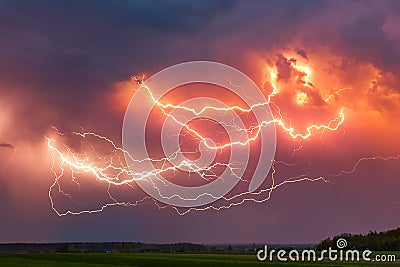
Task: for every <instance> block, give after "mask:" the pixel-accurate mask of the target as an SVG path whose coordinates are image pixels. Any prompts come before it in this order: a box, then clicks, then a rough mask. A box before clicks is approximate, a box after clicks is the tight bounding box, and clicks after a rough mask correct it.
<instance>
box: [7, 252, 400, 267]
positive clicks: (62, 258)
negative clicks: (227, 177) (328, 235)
mask: <svg viewBox="0 0 400 267" xmlns="http://www.w3.org/2000/svg"><path fill="white" fill-rule="evenodd" d="M381 254H387V252H386V253H383V252H382V253H381ZM391 254H396V256H397V262H396V263H372V262H371V263H368V264H367V263H365V262H359V263H355V262H353V263H341V262H329V261H324V262H311V263H310V262H299V263H297V262H296V263H293V262H291V263H283V262H276V261H275V262H258V261H257V259H256V256H255V255H235V254H180V253H175V254H168V253H121V254H107V253H47V254H0V266H1V267H8V266H15V267H22V266H32V267H38V266H60V267H64V266H65V267H67V266H86V267H94V266H96V267H102V266H104V267H105V266H146V267H158V266H160V267H175V266H176V267H185V266H188V267H189V266H190V267H197V266H198V267H200V266H201V267H203V266H210V267H213V266H241V267H245V266H288V265H290V266H310V265H311V266H349V267H350V266H399V265H400V263H399V258H400V253H399V252H395V253H391Z"/></svg>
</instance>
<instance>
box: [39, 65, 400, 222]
mask: <svg viewBox="0 0 400 267" xmlns="http://www.w3.org/2000/svg"><path fill="white" fill-rule="evenodd" d="M289 62H290V64H291V66H292V67H293V68H294V69H295V70H296V71H297V72H298V73H300V76H299V79H300V81H301V83H302V84H303V85H304V86H306V87H309V88H314V87H313V85H312V83H311V74H312V72H311V70H310V68H308V67H307V66H302V65H299V64H298V63H297V62H296V61H294V60H291V61H289ZM268 70H269V83H270V85H271V88H272V92H271V93H270V94H268V95H267V97H266V101H265V102H263V103H256V104H254V105H252V106H250V107H247V108H243V107H241V106H230V107H224V108H220V107H214V106H205V107H202V108H200V109H195V108H189V107H186V106H183V105H174V104H171V103H162V102H161V101H159V100H158V99H157V98H156V97H155V95H154V94H153V92H152V90H151V88H150V87H149V86H147V85H146V83H145V81H144V76H142V77H141V78H140V79H139V78H136V77H133V80H134V81H135V82H136V83H137V84H138V85H139V86H140V87H141V88H143V89H144V90H145V92H147V94H148V96H149V100H150V101H152V103H153V104H154V106H156V107H158V108H159V109H160V110H161V112H162V114H163V115H164V116H165V117H168V118H170V119H172V121H173V122H174V123H176V124H177V125H179V126H182V127H184V128H185V129H186V130H187V132H189V133H191V134H192V135H193V136H194V137H196V138H197V139H198V140H199V141H200V142H202V143H203V144H204V145H205V146H206V147H207V148H209V149H214V150H223V149H224V148H227V147H233V146H244V145H248V144H249V143H251V142H253V141H255V140H257V139H258V137H259V135H260V132H261V130H262V128H263V127H267V126H268V125H271V124H275V125H277V126H279V127H280V128H281V129H282V130H283V132H284V133H286V134H287V135H288V136H289V137H290V138H292V139H293V140H300V142H299V147H298V148H296V149H295V150H294V152H293V154H292V156H294V154H295V153H296V152H297V151H299V150H300V149H301V148H302V143H301V141H302V140H305V139H308V138H310V137H312V136H314V135H316V134H318V133H321V132H322V133H323V132H324V131H337V130H338V129H339V127H340V126H341V125H342V124H343V123H344V121H345V114H344V108H343V107H342V108H340V110H339V112H338V115H337V117H335V118H333V119H331V120H329V121H328V122H327V123H326V124H320V125H316V124H311V125H309V126H308V127H306V129H305V131H303V132H300V131H298V130H296V129H295V128H294V127H292V126H291V122H290V120H289V119H288V118H286V117H285V116H283V114H282V112H281V110H280V108H279V106H278V105H276V104H275V103H274V102H273V101H272V99H273V97H274V96H276V95H278V94H279V93H280V92H282V89H281V88H279V86H278V72H277V69H276V68H269V69H268ZM347 89H350V88H341V89H339V90H337V91H336V92H334V93H332V94H330V95H329V96H327V97H326V98H325V100H324V101H325V102H329V101H330V100H331V99H333V98H335V97H336V95H337V94H339V93H340V92H342V91H344V90H347ZM269 105H271V106H272V107H273V109H274V111H275V113H276V114H275V116H274V118H273V119H272V120H268V121H261V122H259V123H258V124H257V125H253V126H250V127H248V128H240V127H237V126H236V125H226V126H231V127H234V128H235V129H236V130H237V131H242V132H245V133H246V134H247V136H248V138H247V139H245V140H240V141H234V142H228V143H225V144H220V145H217V144H210V142H209V141H208V139H207V138H205V137H204V136H203V135H202V134H201V133H199V132H198V131H197V130H196V129H194V128H193V127H190V126H189V125H188V124H186V123H184V122H183V121H181V120H179V118H177V117H175V116H173V115H172V114H171V113H170V112H168V110H171V109H180V110H184V111H186V112H190V113H192V114H194V115H196V116H201V115H202V114H204V113H205V112H206V111H210V110H211V111H214V112H227V111H235V112H241V113H251V112H254V110H255V109H258V108H266V107H268V106H269ZM54 130H55V132H56V136H57V137H58V138H59V137H63V136H65V135H66V134H65V133H64V134H63V133H60V132H59V131H58V130H57V129H56V128H54ZM69 135H72V136H75V137H79V138H81V139H82V140H83V142H84V143H85V144H86V145H87V147H89V149H88V151H83V152H79V153H78V152H76V151H75V150H74V149H72V148H70V147H69V146H67V145H66V144H64V143H63V142H62V141H60V140H58V139H57V138H54V137H45V138H46V141H47V146H48V148H49V149H50V151H51V155H52V160H53V161H52V162H53V163H52V167H51V170H52V172H53V174H54V177H55V180H54V182H53V184H52V185H51V186H50V188H49V192H48V197H49V199H50V202H51V206H52V209H53V210H54V211H55V213H56V214H57V215H58V216H65V215H80V214H85V213H98V212H102V211H103V210H104V209H106V208H108V207H113V206H125V207H127V206H131V207H132V206H137V205H140V204H143V203H145V202H146V200H153V201H154V203H155V204H156V205H157V207H158V208H160V209H161V208H167V207H169V208H173V209H175V210H176V212H177V213H178V214H179V215H185V214H187V213H189V212H191V211H204V210H217V211H218V210H221V209H228V208H231V207H233V206H237V205H241V204H243V203H245V202H249V201H251V202H256V203H263V202H266V201H268V200H269V199H270V198H271V194H272V192H273V190H275V189H278V188H280V187H282V186H284V185H287V184H293V183H298V182H318V181H322V182H326V183H328V182H329V179H327V178H324V177H322V176H317V177H310V176H308V175H305V174H301V175H298V176H293V177H289V178H285V179H283V180H282V181H281V182H276V175H277V173H276V172H277V171H276V165H284V166H293V165H296V164H298V163H286V162H283V161H274V162H273V165H272V172H271V184H270V185H269V186H268V187H267V188H264V189H261V190H258V191H255V192H249V191H245V192H240V193H237V194H234V195H233V196H231V197H226V196H224V197H222V198H217V197H215V196H212V195H211V194H208V195H210V196H211V197H215V199H216V200H217V199H219V201H218V202H216V203H219V205H215V204H213V205H208V206H205V207H200V208H199V207H197V208H187V209H185V210H183V211H182V209H180V208H177V207H173V206H170V205H162V204H160V203H159V202H157V201H156V200H154V199H152V198H150V197H148V196H145V197H143V198H140V199H138V200H136V201H133V202H130V201H119V200H118V199H117V198H116V197H114V196H113V194H112V192H111V190H110V189H111V188H112V187H119V186H129V187H132V188H133V187H134V184H135V181H138V180H149V181H151V179H149V178H151V177H157V175H163V174H164V175H168V174H169V173H175V172H176V171H178V170H179V169H180V168H182V167H185V168H186V169H187V170H189V173H195V174H197V175H199V176H200V177H201V178H202V179H205V180H207V181H208V180H209V179H210V178H217V175H216V172H214V171H215V170H216V169H217V168H221V167H223V168H227V169H229V170H230V171H231V172H232V173H234V170H235V166H234V164H233V163H229V164H224V163H214V164H212V165H210V166H207V167H204V166H198V165H196V164H193V163H192V162H190V161H186V160H183V161H181V162H180V163H179V164H177V165H173V166H171V165H169V164H168V162H169V161H170V160H172V159H175V157H176V156H177V153H178V151H176V153H173V154H172V155H170V156H169V157H165V158H161V159H154V158H145V159H135V158H134V157H133V156H132V155H129V153H128V152H127V151H125V150H123V149H122V148H119V147H118V146H117V145H116V144H115V143H114V142H113V141H112V140H111V139H109V138H107V137H104V136H101V135H98V134H95V133H91V132H84V133H78V132H72V133H69ZM88 137H92V138H96V139H97V140H99V141H102V142H105V143H106V144H107V145H109V146H110V147H111V148H112V151H111V153H110V154H108V155H106V156H104V155H99V154H98V153H96V149H95V147H94V145H93V144H91V143H90V142H89V141H88ZM123 156H125V157H127V158H129V159H130V160H131V162H133V163H132V164H135V163H140V162H143V161H149V162H151V163H158V164H159V165H161V167H158V168H155V169H154V170H152V171H143V172H138V173H137V172H135V171H131V170H132V169H134V168H129V167H131V166H126V164H125V163H124V160H123V158H124V157H123ZM93 158H94V159H95V160H94V159H93ZM399 158H400V155H399V156H397V157H386V158H385V157H371V158H361V159H360V160H358V161H357V162H356V163H355V165H354V166H353V168H352V169H350V170H348V171H341V172H339V173H337V174H336V175H333V177H337V176H341V175H344V174H349V173H353V172H355V171H356V169H357V168H358V166H359V165H360V164H361V163H362V162H363V161H368V160H377V159H382V160H399ZM56 169H59V170H58V171H57V170H56ZM66 169H67V170H68V172H70V173H71V176H72V181H73V182H74V183H76V184H77V185H79V181H78V180H79V179H78V175H79V174H84V175H90V176H92V177H94V178H95V180H96V181H99V182H104V183H105V184H107V195H108V198H109V200H110V201H109V203H106V204H103V205H101V206H100V207H99V208H97V209H85V210H79V211H72V210H67V211H65V212H62V211H59V210H58V208H57V207H56V204H55V201H54V199H53V195H54V192H55V191H58V193H60V194H61V195H63V196H65V197H68V198H69V199H70V200H72V197H71V195H70V194H69V193H66V192H65V191H63V190H62V187H61V184H60V181H61V180H62V179H63V177H64V176H65V175H66ZM239 178H240V177H239ZM241 181H243V182H248V181H246V180H243V179H241ZM153 185H154V184H153ZM158 192H159V194H160V196H162V194H161V192H160V191H158ZM162 197H163V198H172V197H178V198H181V199H183V198H182V197H181V196H179V195H173V196H168V197H167V196H162ZM198 197H201V196H198ZM198 197H197V198H198Z"/></svg>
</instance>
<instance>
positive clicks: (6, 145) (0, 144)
mask: <svg viewBox="0 0 400 267" xmlns="http://www.w3.org/2000/svg"><path fill="white" fill-rule="evenodd" d="M0 147H6V148H14V146H13V145H12V144H6V143H0Z"/></svg>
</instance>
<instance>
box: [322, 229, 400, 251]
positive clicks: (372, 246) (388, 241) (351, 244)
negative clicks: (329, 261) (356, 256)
mask: <svg viewBox="0 0 400 267" xmlns="http://www.w3.org/2000/svg"><path fill="white" fill-rule="evenodd" d="M339 238H344V239H346V241H347V246H346V248H345V249H357V250H365V249H369V250H373V251H395V250H397V251H400V227H399V228H397V229H395V230H390V231H385V232H380V233H377V232H370V233H368V234H366V235H361V234H341V235H338V236H335V237H334V238H333V239H330V238H327V239H325V240H323V241H321V243H319V244H318V245H317V250H323V249H327V248H328V247H331V248H336V247H337V246H336V241H337V240H338V239H339Z"/></svg>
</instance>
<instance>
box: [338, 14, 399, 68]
mask: <svg viewBox="0 0 400 267" xmlns="http://www.w3.org/2000/svg"><path fill="white" fill-rule="evenodd" d="M386 19H387V12H386V11H385V10H375V11H373V12H367V13H365V14H360V15H358V16H357V17H355V19H354V20H353V21H352V22H351V23H348V24H346V25H343V26H342V27H341V28H340V31H339V32H340V37H341V38H342V39H341V40H340V41H341V42H342V44H341V46H340V48H339V49H341V50H344V51H346V52H348V53H350V54H351V55H353V56H354V57H356V58H360V59H363V60H366V61H370V62H373V63H375V64H376V65H377V66H378V67H380V68H382V69H383V70H387V71H391V72H395V73H400V68H399V64H398V63H399V61H400V50H399V49H398V43H397V42H396V41H395V40H390V39H389V36H388V34H387V33H386V32H385V31H384V29H383V26H384V24H385V21H386Z"/></svg>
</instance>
